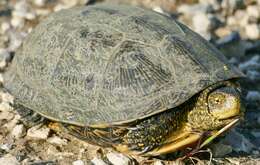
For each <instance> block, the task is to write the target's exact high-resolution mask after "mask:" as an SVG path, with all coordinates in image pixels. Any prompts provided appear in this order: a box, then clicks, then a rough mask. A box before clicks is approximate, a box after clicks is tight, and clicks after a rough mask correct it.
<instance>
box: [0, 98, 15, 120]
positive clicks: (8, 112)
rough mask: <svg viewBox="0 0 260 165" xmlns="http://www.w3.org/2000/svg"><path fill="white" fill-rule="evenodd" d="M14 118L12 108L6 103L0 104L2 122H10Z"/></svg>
mask: <svg viewBox="0 0 260 165" xmlns="http://www.w3.org/2000/svg"><path fill="white" fill-rule="evenodd" d="M13 118H14V113H13V112H12V107H11V106H10V105H9V104H8V103H5V102H2V103H1V104H0V120H7V121H10V120H12V119H13Z"/></svg>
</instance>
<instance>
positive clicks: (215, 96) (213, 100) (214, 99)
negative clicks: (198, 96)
mask: <svg viewBox="0 0 260 165" xmlns="http://www.w3.org/2000/svg"><path fill="white" fill-rule="evenodd" d="M224 102H225V95H223V94H222V93H219V92H213V93H211V94H210V95H209V98H208V105H209V110H210V112H212V111H214V110H218V109H219V108H220V107H221V106H222V105H223V104H224Z"/></svg>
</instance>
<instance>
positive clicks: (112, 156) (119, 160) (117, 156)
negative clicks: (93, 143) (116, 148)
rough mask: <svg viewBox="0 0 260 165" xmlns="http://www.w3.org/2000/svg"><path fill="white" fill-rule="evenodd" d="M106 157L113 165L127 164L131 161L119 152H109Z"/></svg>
mask: <svg viewBox="0 0 260 165" xmlns="http://www.w3.org/2000/svg"><path fill="white" fill-rule="evenodd" d="M106 157H107V159H108V160H109V161H110V162H111V163H112V164H113V165H128V164H130V163H131V160H130V159H129V158H128V157H126V156H125V155H123V154H121V153H114V152H110V153H108V154H107V155H106Z"/></svg>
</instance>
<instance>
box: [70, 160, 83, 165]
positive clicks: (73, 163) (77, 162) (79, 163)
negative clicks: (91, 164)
mask: <svg viewBox="0 0 260 165" xmlns="http://www.w3.org/2000/svg"><path fill="white" fill-rule="evenodd" d="M84 164H85V163H84V162H83V161H82V160H76V161H74V162H72V165H84Z"/></svg>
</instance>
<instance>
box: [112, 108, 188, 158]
mask: <svg viewBox="0 0 260 165" xmlns="http://www.w3.org/2000/svg"><path fill="white" fill-rule="evenodd" d="M184 113H185V112H183V111H180V110H176V109H174V110H170V111H168V112H164V113H162V114H159V115H155V116H152V117H150V118H148V119H146V120H143V121H141V122H140V123H138V124H137V125H135V126H134V127H130V128H128V130H129V131H128V132H127V134H126V135H125V136H124V137H123V141H124V143H123V144H122V145H119V146H117V147H116V148H117V150H120V151H123V152H124V150H129V151H134V152H138V153H139V154H146V153H148V152H150V151H152V150H154V149H156V148H160V147H162V146H164V145H166V144H167V143H168V139H169V138H170V137H171V135H172V133H173V132H178V130H180V128H181V127H183V123H184V122H185V114H184ZM173 136H175V135H173Z"/></svg>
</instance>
